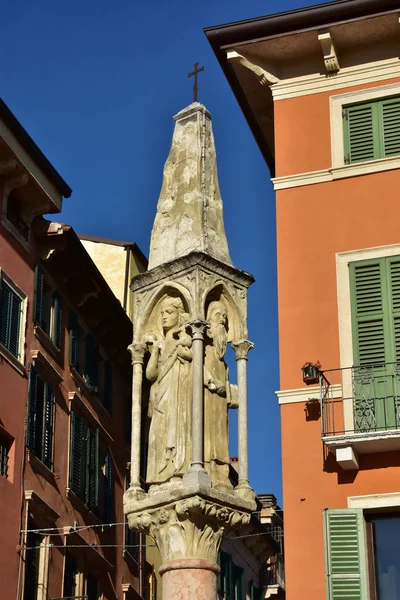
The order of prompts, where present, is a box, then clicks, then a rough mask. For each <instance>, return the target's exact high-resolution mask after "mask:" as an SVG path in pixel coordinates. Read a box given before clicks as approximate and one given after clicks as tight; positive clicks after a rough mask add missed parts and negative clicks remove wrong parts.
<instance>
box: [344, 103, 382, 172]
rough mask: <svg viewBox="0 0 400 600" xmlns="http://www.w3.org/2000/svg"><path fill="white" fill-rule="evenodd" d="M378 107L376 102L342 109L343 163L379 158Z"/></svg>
mask: <svg viewBox="0 0 400 600" xmlns="http://www.w3.org/2000/svg"><path fill="white" fill-rule="evenodd" d="M378 124H379V119H378V106H377V103H376V102H370V103H368V104H357V105H354V106H347V107H345V108H344V109H343V134H344V151H345V162H346V163H355V162H361V161H366V160H374V159H375V158H378V157H379V137H378V136H379V129H378Z"/></svg>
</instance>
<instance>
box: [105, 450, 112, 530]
mask: <svg viewBox="0 0 400 600" xmlns="http://www.w3.org/2000/svg"><path fill="white" fill-rule="evenodd" d="M104 520H105V522H106V523H111V521H112V458H111V454H110V452H108V451H107V452H106V454H105V458H104Z"/></svg>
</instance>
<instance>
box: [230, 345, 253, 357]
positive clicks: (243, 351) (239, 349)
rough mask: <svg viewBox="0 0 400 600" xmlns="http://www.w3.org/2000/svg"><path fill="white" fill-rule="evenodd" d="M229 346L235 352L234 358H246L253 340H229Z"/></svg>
mask: <svg viewBox="0 0 400 600" xmlns="http://www.w3.org/2000/svg"><path fill="white" fill-rule="evenodd" d="M231 346H232V348H233V349H234V351H235V353H236V360H239V359H241V358H244V359H245V360H247V356H248V354H249V351H250V350H251V349H252V348H254V344H253V342H249V340H236V341H234V342H231Z"/></svg>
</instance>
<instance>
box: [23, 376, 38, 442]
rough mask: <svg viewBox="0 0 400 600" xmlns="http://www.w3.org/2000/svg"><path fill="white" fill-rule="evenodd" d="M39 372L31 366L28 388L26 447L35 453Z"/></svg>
mask: <svg viewBox="0 0 400 600" xmlns="http://www.w3.org/2000/svg"><path fill="white" fill-rule="evenodd" d="M38 378H39V374H38V370H37V368H36V367H35V366H34V365H31V368H30V370H29V387H28V410H27V425H26V445H27V446H28V448H30V450H33V452H35V451H36V421H37V418H38V415H37V394H38Z"/></svg>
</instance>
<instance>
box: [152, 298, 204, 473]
mask: <svg viewBox="0 0 400 600" xmlns="http://www.w3.org/2000/svg"><path fill="white" fill-rule="evenodd" d="M159 307H160V310H159V316H160V318H161V326H162V334H161V335H158V334H157V333H155V332H154V331H149V332H148V333H146V334H145V336H144V339H143V341H144V342H145V343H146V344H147V347H148V349H149V351H150V359H149V362H148V364H147V368H146V377H147V379H148V380H149V381H150V382H151V383H152V385H151V390H150V403H149V416H150V418H151V422H150V431H149V442H148V461H147V476H146V480H147V483H149V484H159V483H165V482H167V481H169V480H171V479H172V478H180V477H182V476H183V474H184V473H185V471H186V470H187V469H188V467H189V465H190V457H191V444H190V435H189V433H188V432H190V430H191V398H192V393H191V390H192V383H191V364H190V363H191V360H192V350H191V346H192V340H191V338H190V336H189V335H188V333H187V332H186V327H185V325H186V323H187V321H188V319H189V314H188V313H186V312H185V308H184V304H183V301H182V298H180V297H179V296H165V297H164V298H162V299H161V301H160V303H159Z"/></svg>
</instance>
